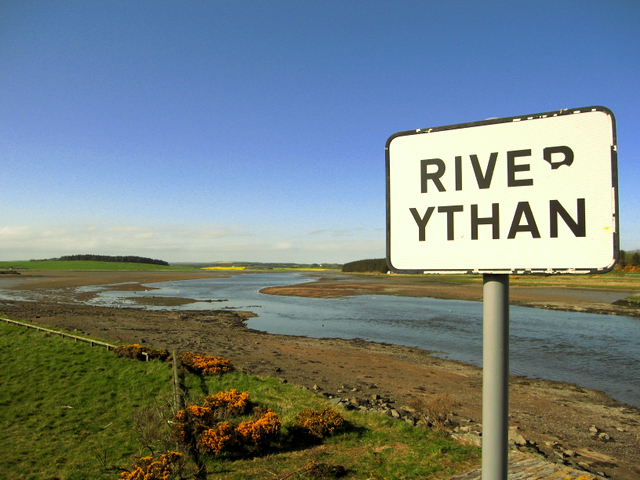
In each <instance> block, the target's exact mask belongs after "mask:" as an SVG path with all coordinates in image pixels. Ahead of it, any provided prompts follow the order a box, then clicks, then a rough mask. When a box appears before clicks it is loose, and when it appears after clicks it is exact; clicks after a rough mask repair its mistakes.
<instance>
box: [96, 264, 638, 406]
mask: <svg viewBox="0 0 640 480" xmlns="http://www.w3.org/2000/svg"><path fill="white" fill-rule="evenodd" d="M312 280H314V278H313V277H309V276H302V275H301V274H299V273H265V274H242V275H234V276H231V277H228V278H207V279H198V280H184V281H176V282H164V283H154V284H153V287H155V288H157V287H160V289H158V290H150V291H148V292H103V293H101V294H99V295H98V296H97V297H96V299H95V300H94V301H93V302H92V303H95V304H99V305H128V304H131V305H133V302H132V300H131V299H130V297H136V296H138V297H139V296H143V295H144V296H163V297H164V296H167V297H187V298H193V299H197V300H201V302H197V303H191V304H187V305H184V306H181V307H172V308H175V309H215V310H217V309H235V310H244V311H251V312H254V313H255V314H257V315H258V317H256V318H252V319H250V320H249V321H248V322H247V324H248V326H249V327H250V328H253V329H256V330H262V331H265V332H269V333H277V334H285V335H303V336H308V337H327V338H330V337H337V338H345V339H351V338H362V339H364V340H371V341H376V342H386V343H393V344H398V345H406V346H410V347H419V348H422V349H425V350H431V351H436V352H438V353H437V355H439V356H441V357H443V358H447V359H452V360H458V361H462V362H465V363H469V364H473V365H477V366H482V303H481V302H470V301H458V300H439V299H433V298H412V297H395V296H389V295H377V296H371V295H367V296H354V297H348V298H340V299H335V298H332V299H324V298H323V299H317V298H303V297H287V296H279V295H265V294H261V293H259V290H260V289H262V288H264V287H268V286H277V285H292V284H296V283H301V282H305V281H312ZM86 288H87V289H91V288H92V287H86ZM149 308H153V307H149ZM158 308H166V307H158ZM510 319H511V321H510V370H511V374H512V375H522V376H527V377H534V378H542V379H547V380H558V381H565V382H572V383H576V384H578V385H580V386H582V387H587V388H592V389H596V390H602V391H604V392H606V393H607V394H608V395H610V396H611V397H613V398H615V399H617V400H620V401H622V402H625V403H629V404H632V405H635V406H639V407H640V319H636V318H632V317H622V316H614V315H595V314H586V313H574V312H561V311H552V310H541V309H535V308H525V307H516V306H511V307H510Z"/></svg>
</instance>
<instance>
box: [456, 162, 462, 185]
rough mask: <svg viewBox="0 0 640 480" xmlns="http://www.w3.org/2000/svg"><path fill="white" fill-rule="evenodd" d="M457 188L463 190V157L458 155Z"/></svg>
mask: <svg viewBox="0 0 640 480" xmlns="http://www.w3.org/2000/svg"><path fill="white" fill-rule="evenodd" d="M456 190H462V157H456Z"/></svg>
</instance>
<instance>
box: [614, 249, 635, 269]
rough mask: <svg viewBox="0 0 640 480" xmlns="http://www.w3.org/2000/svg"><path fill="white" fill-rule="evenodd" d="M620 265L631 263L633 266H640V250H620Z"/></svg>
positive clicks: (624, 265)
mask: <svg viewBox="0 0 640 480" xmlns="http://www.w3.org/2000/svg"><path fill="white" fill-rule="evenodd" d="M618 264H619V265H620V267H626V266H627V265H630V266H632V267H639V266H640V252H639V251H638V250H636V251H634V252H625V251H624V250H620V261H619V262H618Z"/></svg>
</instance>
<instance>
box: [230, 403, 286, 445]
mask: <svg viewBox="0 0 640 480" xmlns="http://www.w3.org/2000/svg"><path fill="white" fill-rule="evenodd" d="M281 425H282V423H281V422H280V418H278V415H277V414H276V413H275V412H273V411H272V410H271V409H267V411H266V412H265V413H264V414H263V415H262V416H260V417H259V418H257V419H256V420H252V421H249V422H241V423H240V424H239V425H238V426H237V427H236V430H235V433H236V435H237V437H238V439H239V440H240V441H241V442H242V443H243V444H245V445H251V446H253V447H257V448H258V449H262V448H264V447H266V446H268V445H269V444H270V443H271V442H273V441H275V440H277V439H278V436H279V435H280V427H281Z"/></svg>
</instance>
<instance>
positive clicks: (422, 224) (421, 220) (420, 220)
mask: <svg viewBox="0 0 640 480" xmlns="http://www.w3.org/2000/svg"><path fill="white" fill-rule="evenodd" d="M435 209H436V207H429V208H427V211H426V212H425V213H424V217H420V214H419V213H418V210H416V209H415V208H410V209H409V210H411V215H413V218H414V220H415V221H416V223H417V224H418V241H419V242H424V240H425V238H426V235H425V232H424V231H425V229H426V228H427V223H429V219H430V218H431V214H432V213H433V211H434V210H435Z"/></svg>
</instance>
